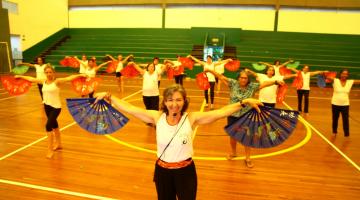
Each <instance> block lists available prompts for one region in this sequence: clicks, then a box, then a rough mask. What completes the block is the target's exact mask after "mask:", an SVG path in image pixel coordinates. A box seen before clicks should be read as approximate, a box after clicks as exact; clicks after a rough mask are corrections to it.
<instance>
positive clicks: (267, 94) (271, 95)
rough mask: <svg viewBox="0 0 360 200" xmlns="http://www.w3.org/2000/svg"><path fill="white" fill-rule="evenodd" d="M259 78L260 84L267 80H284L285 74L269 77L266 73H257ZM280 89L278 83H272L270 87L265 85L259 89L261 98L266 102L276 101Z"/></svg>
mask: <svg viewBox="0 0 360 200" xmlns="http://www.w3.org/2000/svg"><path fill="white" fill-rule="evenodd" d="M257 77H258V80H259V82H260V84H262V83H263V82H265V81H274V80H278V81H282V80H283V79H284V77H283V76H272V77H271V78H269V77H268V76H267V75H265V74H257ZM277 89H278V85H271V86H268V87H264V88H262V89H261V90H260V91H259V100H260V101H261V102H264V103H276V92H277Z"/></svg>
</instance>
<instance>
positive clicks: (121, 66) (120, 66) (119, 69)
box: [115, 61, 124, 72]
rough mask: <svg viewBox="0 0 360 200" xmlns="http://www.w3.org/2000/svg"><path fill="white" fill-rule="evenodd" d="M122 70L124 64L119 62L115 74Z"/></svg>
mask: <svg viewBox="0 0 360 200" xmlns="http://www.w3.org/2000/svg"><path fill="white" fill-rule="evenodd" d="M123 68H124V64H123V63H122V61H119V63H118V64H117V66H116V70H115V72H121V70H122V69H123Z"/></svg>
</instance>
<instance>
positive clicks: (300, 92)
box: [297, 90, 310, 113]
mask: <svg viewBox="0 0 360 200" xmlns="http://www.w3.org/2000/svg"><path fill="white" fill-rule="evenodd" d="M309 93H310V90H297V96H298V111H299V112H301V111H302V98H303V96H304V101H305V105H304V112H305V113H308V112H309Z"/></svg>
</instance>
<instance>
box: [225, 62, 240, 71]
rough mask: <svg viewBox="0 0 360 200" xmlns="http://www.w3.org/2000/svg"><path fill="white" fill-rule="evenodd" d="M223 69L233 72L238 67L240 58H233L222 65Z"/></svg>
mask: <svg viewBox="0 0 360 200" xmlns="http://www.w3.org/2000/svg"><path fill="white" fill-rule="evenodd" d="M224 67H225V69H227V70H228V71H231V72H235V71H237V70H239V68H240V60H233V61H231V62H228V63H226V64H225V65H224Z"/></svg>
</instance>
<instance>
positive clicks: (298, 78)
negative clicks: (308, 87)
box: [292, 71, 303, 90]
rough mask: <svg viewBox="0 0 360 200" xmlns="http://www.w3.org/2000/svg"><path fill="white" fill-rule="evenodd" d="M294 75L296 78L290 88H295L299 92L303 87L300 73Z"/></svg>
mask: <svg viewBox="0 0 360 200" xmlns="http://www.w3.org/2000/svg"><path fill="white" fill-rule="evenodd" d="M296 74H297V76H296V77H295V78H294V81H293V82H292V86H293V87H296V89H297V90H300V89H301V88H302V87H303V77H302V74H301V71H298V72H297V73H296Z"/></svg>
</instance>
